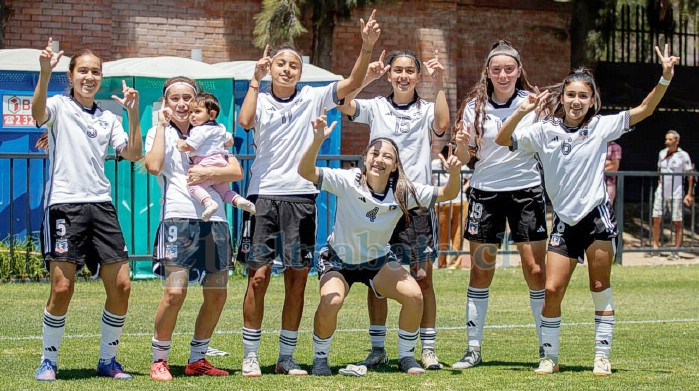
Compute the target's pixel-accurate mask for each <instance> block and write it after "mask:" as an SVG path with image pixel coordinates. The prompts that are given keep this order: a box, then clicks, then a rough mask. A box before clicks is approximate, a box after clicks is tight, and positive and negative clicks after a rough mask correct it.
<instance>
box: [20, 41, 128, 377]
mask: <svg viewBox="0 0 699 391" xmlns="http://www.w3.org/2000/svg"><path fill="white" fill-rule="evenodd" d="M51 44H52V39H51V38H49V41H48V44H47V45H46V48H45V49H44V50H42V52H41V55H40V56H39V64H40V65H41V71H40V73H39V81H38V83H37V85H36V90H35V91H34V99H33V100H32V117H33V118H34V120H35V121H36V124H37V126H43V125H46V126H47V127H48V130H47V132H46V133H44V135H43V136H42V138H41V139H40V140H39V141H38V142H37V147H39V148H45V149H47V150H48V154H49V163H50V166H49V180H48V183H47V185H46V193H45V195H44V222H43V223H42V225H41V231H42V237H41V239H42V253H43V255H44V261H45V263H46V267H47V269H48V270H49V274H50V279H51V294H50V296H49V300H48V303H47V305H46V308H44V322H43V354H42V357H41V365H40V366H39V368H38V369H37V370H36V374H35V378H36V380H46V381H51V380H56V371H57V369H56V368H57V364H56V362H57V359H58V349H59V347H60V345H61V340H62V338H63V331H64V329H65V323H66V313H67V312H68V305H69V304H70V300H71V298H72V296H73V289H74V287H75V275H76V273H77V271H78V270H79V269H82V267H83V266H85V265H87V267H88V269H89V270H90V271H91V272H92V273H93V274H98V275H99V276H100V277H101V278H102V282H103V283H104V289H105V291H106V293H107V301H106V302H105V305H104V312H103V313H102V336H101V338H100V358H99V362H98V364H97V375H98V376H107V377H113V378H117V379H131V375H129V374H127V373H125V372H124V370H123V368H122V366H121V364H119V363H118V362H117V361H116V351H117V347H118V346H119V338H120V337H121V332H122V329H123V327H124V321H125V319H126V312H127V309H128V301H129V293H130V291H131V281H130V280H129V264H128V258H129V256H128V252H127V250H126V244H125V242H124V235H123V234H122V232H121V227H120V226H119V222H118V221H117V215H116V211H115V209H114V205H112V198H111V187H110V184H109V180H108V179H107V177H106V175H105V174H104V161H105V159H106V158H107V153H108V151H109V147H112V149H113V150H114V151H115V152H116V153H117V155H118V156H119V157H120V158H124V159H127V160H129V161H132V162H133V161H136V160H138V159H139V158H140V157H141V126H140V124H139V122H138V121H139V117H138V93H137V92H136V91H135V90H134V89H132V88H129V87H127V86H126V82H123V92H124V98H118V97H116V96H114V97H113V98H114V99H115V100H116V101H117V102H119V103H120V104H121V105H122V106H124V107H125V108H126V110H127V111H128V113H129V134H126V132H125V131H124V128H123V127H122V126H121V123H120V122H119V120H118V119H117V117H116V116H115V115H114V114H113V113H111V112H110V111H107V110H102V108H100V107H99V106H98V105H97V104H96V103H95V94H97V91H98V90H99V88H100V84H101V82H102V60H101V59H100V58H99V57H97V56H96V55H95V54H93V53H92V52H91V51H90V50H83V51H82V52H80V53H78V54H77V55H75V56H74V57H73V58H72V59H71V60H70V65H69V66H68V80H69V81H70V93H69V94H68V96H66V95H56V96H52V97H51V98H48V99H47V98H46V94H47V88H48V84H49V79H50V78H51V72H52V71H53V69H54V68H55V66H56V64H58V61H59V60H60V58H61V56H62V55H63V51H60V52H58V53H54V52H53V50H52V49H51Z"/></svg>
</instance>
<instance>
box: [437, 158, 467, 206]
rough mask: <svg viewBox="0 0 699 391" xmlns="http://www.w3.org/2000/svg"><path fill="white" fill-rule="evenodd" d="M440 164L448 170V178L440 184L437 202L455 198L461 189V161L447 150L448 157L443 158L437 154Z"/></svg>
mask: <svg viewBox="0 0 699 391" xmlns="http://www.w3.org/2000/svg"><path fill="white" fill-rule="evenodd" d="M439 159H440V160H441V161H442V165H443V166H444V167H445V168H446V169H447V171H448V172H449V180H447V183H445V184H444V186H440V187H439V190H438V192H437V202H442V201H450V200H453V199H454V198H456V196H457V195H458V194H459V190H461V164H462V163H461V161H460V160H459V159H457V158H456V156H454V155H452V154H451V151H450V152H449V157H448V158H447V159H445V158H444V156H442V155H441V154H439Z"/></svg>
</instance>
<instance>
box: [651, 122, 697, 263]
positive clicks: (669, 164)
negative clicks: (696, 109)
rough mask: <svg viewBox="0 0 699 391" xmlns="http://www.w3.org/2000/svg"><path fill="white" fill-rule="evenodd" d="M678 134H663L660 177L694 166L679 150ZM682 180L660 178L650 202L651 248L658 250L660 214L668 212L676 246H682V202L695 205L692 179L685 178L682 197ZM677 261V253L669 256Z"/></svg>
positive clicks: (659, 158)
mask: <svg viewBox="0 0 699 391" xmlns="http://www.w3.org/2000/svg"><path fill="white" fill-rule="evenodd" d="M679 144H680V134H679V133H678V132H677V131H675V130H669V131H668V132H667V133H666V134H665V146H666V147H667V148H665V149H663V150H662V151H660V153H659V154H658V171H659V172H660V173H661V174H677V173H683V172H692V171H694V170H693V165H692V161H691V160H690V158H689V154H688V153H687V152H685V151H683V150H682V148H680V147H679ZM683 179H684V178H683V177H682V176H679V175H661V176H660V179H659V181H658V188H657V189H656V191H655V202H653V249H657V248H658V247H660V220H661V219H662V217H663V212H665V211H667V210H669V211H670V212H671V213H672V223H673V225H674V226H675V247H681V246H682V203H683V202H684V204H685V205H687V206H691V205H692V203H694V177H691V176H690V177H688V179H689V189H688V190H687V195H686V196H684V198H683V197H682V196H683V194H684V189H683V188H682V182H683ZM677 258H678V255H677V252H673V253H672V254H670V257H669V259H670V260H675V259H677Z"/></svg>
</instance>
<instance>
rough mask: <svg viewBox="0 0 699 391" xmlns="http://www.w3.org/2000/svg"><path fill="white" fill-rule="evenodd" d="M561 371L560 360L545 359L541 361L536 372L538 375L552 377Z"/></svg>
mask: <svg viewBox="0 0 699 391" xmlns="http://www.w3.org/2000/svg"><path fill="white" fill-rule="evenodd" d="M560 369H561V367H560V365H558V360H557V359H554V358H551V357H544V358H542V359H541V360H539V367H538V368H536V369H535V370H534V373H536V374H537V375H552V374H554V373H556V372H558V371H559V370H560Z"/></svg>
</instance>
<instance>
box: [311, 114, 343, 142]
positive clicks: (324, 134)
mask: <svg viewBox="0 0 699 391" xmlns="http://www.w3.org/2000/svg"><path fill="white" fill-rule="evenodd" d="M327 113H328V109H327V108H326V107H324V108H323V114H322V115H320V116H318V117H317V118H315V119H314V120H312V121H311V124H312V125H313V139H314V140H316V141H323V140H325V139H326V138H328V136H330V133H332V131H333V129H335V126H336V125H337V121H333V123H332V124H330V126H328V115H327Z"/></svg>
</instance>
